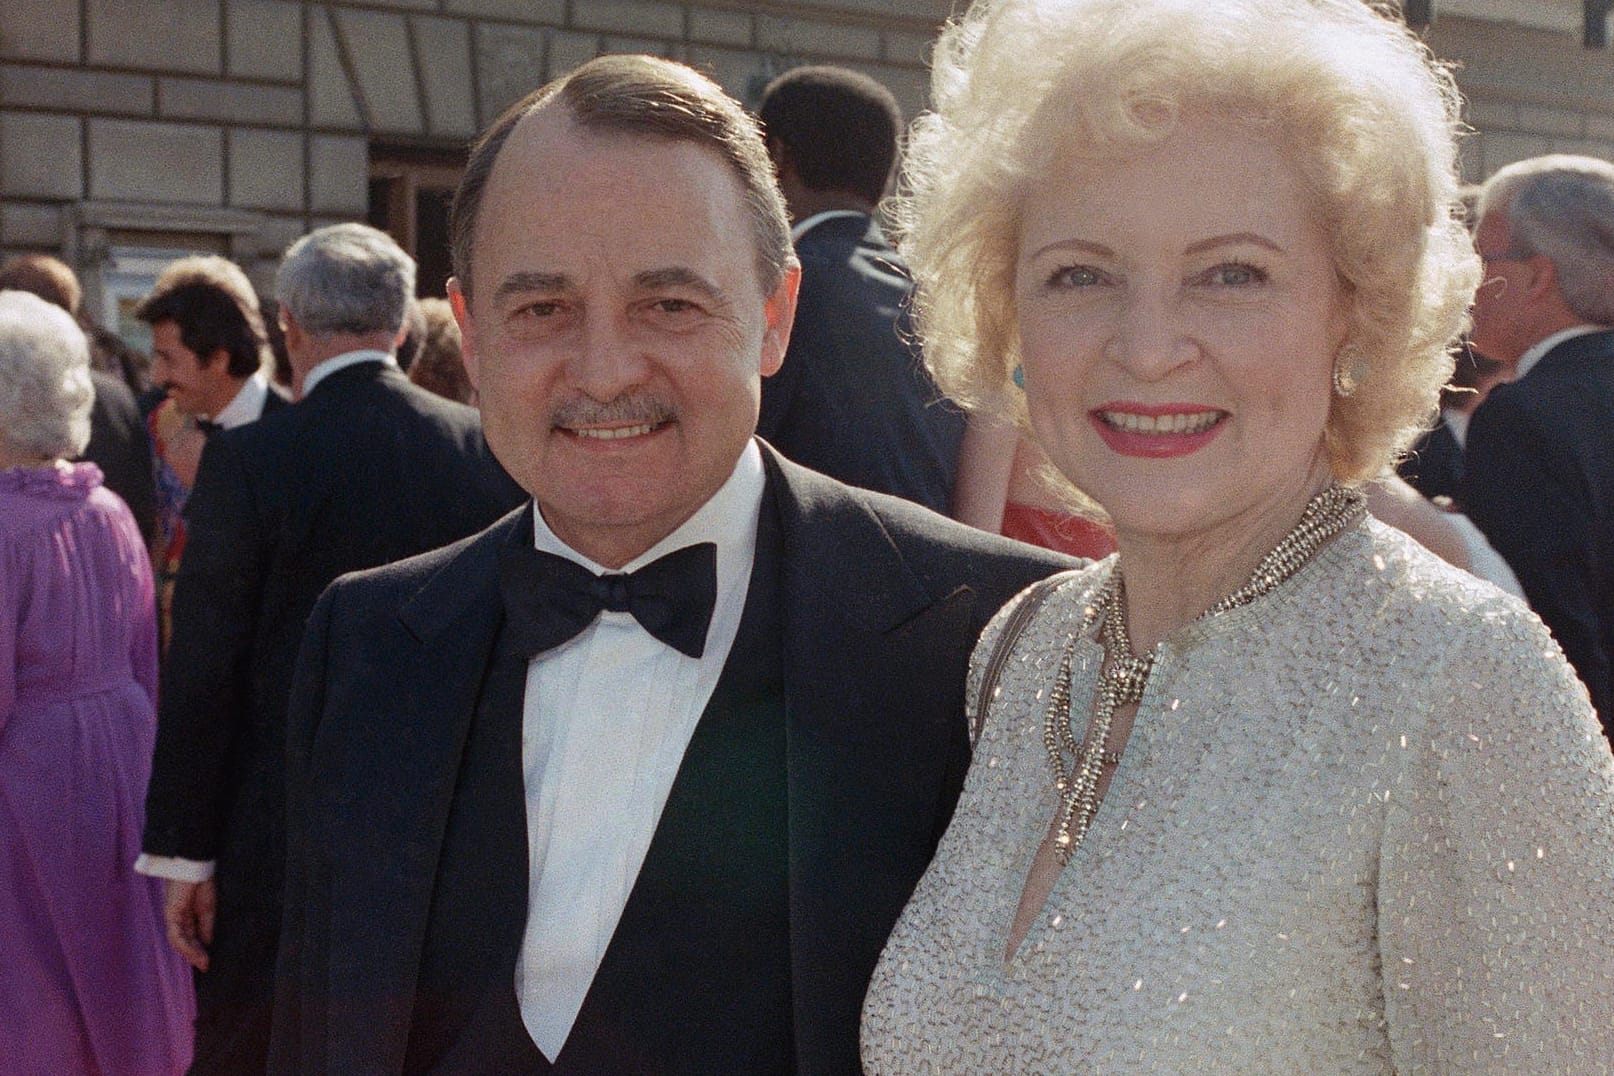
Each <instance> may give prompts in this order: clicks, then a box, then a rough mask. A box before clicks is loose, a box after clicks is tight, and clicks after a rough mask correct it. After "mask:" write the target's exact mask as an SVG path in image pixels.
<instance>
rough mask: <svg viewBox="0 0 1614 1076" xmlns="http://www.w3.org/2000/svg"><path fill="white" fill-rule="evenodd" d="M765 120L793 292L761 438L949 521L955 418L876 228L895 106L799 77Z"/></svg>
mask: <svg viewBox="0 0 1614 1076" xmlns="http://www.w3.org/2000/svg"><path fill="white" fill-rule="evenodd" d="M760 115H761V119H762V123H763V128H764V132H765V134H766V136H767V145H768V153H769V155H770V156H771V157H772V159H773V162H774V165H775V167H776V169H777V171H778V175H779V186H780V189H781V190H782V191H783V193H784V196H785V205H786V208H787V209H788V210H789V213H790V216H791V219H792V220H793V221H794V222H795V226H794V228H792V230H791V239H792V240H793V241H794V243H795V250H796V256H797V258H798V259H799V260H800V262H801V291H800V295H799V299H798V303H797V307H796V322H795V328H794V329H793V330H792V332H791V336H790V351H789V354H787V355H786V356H785V363H784V366H783V368H782V369H780V371H779V372H778V373H777V374H775V375H773V376H772V377H770V378H768V379H767V381H765V382H763V385H762V412H761V415H760V417H759V419H758V421H757V432H758V433H759V434H760V435H761V436H762V437H764V438H765V439H766V440H767V441H768V443H769V444H771V445H773V446H774V447H775V448H777V449H778V450H779V451H781V452H783V453H784V454H785V455H786V456H789V457H790V458H791V459H792V460H795V461H796V462H797V463H801V464H804V465H806V466H808V467H811V468H813V469H814V470H817V471H822V472H823V473H824V474H827V475H829V476H830V477H832V478H838V479H840V480H841V481H843V482H849V483H851V484H852V485H854V486H862V487H863V488H865V489H873V490H879V491H880V492H882V493H893V494H896V495H897V496H899V497H906V498H907V499H909V500H911V501H915V502H917V503H919V504H922V505H924V506H926V507H927V508H932V509H935V510H936V511H938V512H944V513H945V512H946V511H947V510H948V505H949V502H950V500H951V498H952V490H953V475H954V472H955V471H956V470H957V469H958V449H959V445H960V443H961V442H962V441H963V437H964V413H963V412H962V411H961V410H959V409H958V408H957V407H956V406H954V405H953V404H951V403H950V402H948V401H947V400H945V399H943V398H942V395H941V392H940V391H939V390H938V389H937V388H936V385H935V383H934V382H932V381H931V379H930V375H929V373H927V372H926V370H925V365H924V361H923V360H922V358H921V357H920V354H919V349H918V347H917V346H916V344H915V342H914V330H913V326H912V323H911V322H910V320H909V312H908V303H909V300H910V299H911V297H912V295H913V281H912V279H911V278H910V276H909V274H908V268H907V266H906V265H904V264H903V262H902V259H901V258H900V257H898V255H897V252H896V251H895V250H894V249H892V247H891V244H890V243H888V242H886V239H885V236H884V235H883V234H881V231H880V226H879V224H878V223H876V221H875V219H874V210H875V207H876V206H877V205H878V204H879V202H880V198H881V196H882V195H883V194H884V192H885V186H886V180H887V178H888V177H889V176H890V174H891V168H892V165H893V164H894V162H895V161H896V159H897V151H898V141H897V140H898V137H899V135H900V133H901V131H902V113H901V111H900V110H899V109H898V107H897V102H896V99H895V98H894V97H892V96H891V92H890V91H889V90H887V89H886V88H885V87H884V86H882V85H880V84H879V83H878V82H876V81H875V80H874V79H872V78H869V77H868V76H867V75H864V74H861V73H860V72H857V71H849V70H847V69H846V68H841V67H798V68H795V69H794V70H791V71H787V72H786V73H785V74H783V75H781V76H779V78H777V79H775V80H774V81H773V83H772V84H770V85H769V86H768V88H767V90H766V92H765V93H764V95H763V99H762V106H761V110H760Z"/></svg>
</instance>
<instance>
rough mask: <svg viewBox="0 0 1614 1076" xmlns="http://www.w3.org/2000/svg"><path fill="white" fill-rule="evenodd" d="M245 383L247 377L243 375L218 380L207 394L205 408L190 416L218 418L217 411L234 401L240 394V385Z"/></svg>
mask: <svg viewBox="0 0 1614 1076" xmlns="http://www.w3.org/2000/svg"><path fill="white" fill-rule="evenodd" d="M246 383H247V379H246V378H244V377H231V378H227V379H225V380H223V381H220V382H219V383H218V385H217V386H215V387H214V389H213V391H212V392H210V393H209V394H208V398H207V400H206V409H205V410H201V411H198V412H197V413H196V414H195V415H193V416H191V417H192V418H207V419H216V418H218V417H219V412H220V411H223V410H224V409H225V408H226V407H229V406H230V404H232V403H234V402H235V398H236V397H237V396H239V395H241V386H242V385H245V384H246Z"/></svg>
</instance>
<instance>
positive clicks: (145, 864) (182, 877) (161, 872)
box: [134, 852, 213, 882]
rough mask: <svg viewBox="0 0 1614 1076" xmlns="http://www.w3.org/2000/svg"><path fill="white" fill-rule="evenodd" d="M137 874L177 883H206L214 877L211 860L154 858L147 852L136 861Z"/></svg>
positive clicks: (141, 854) (176, 857)
mask: <svg viewBox="0 0 1614 1076" xmlns="http://www.w3.org/2000/svg"><path fill="white" fill-rule="evenodd" d="M134 869H135V872H136V873H138V874H149V875H150V876H151V877H153V878H169V879H172V880H173V881H176V882H205V881H207V880H208V879H209V878H211V877H213V861H212V860H211V859H208V860H201V859H180V858H179V857H178V856H154V855H149V854H147V853H145V852H141V853H140V858H139V859H137V860H135V865H134Z"/></svg>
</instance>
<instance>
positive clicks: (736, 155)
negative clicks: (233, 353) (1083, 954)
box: [271, 56, 1066, 1076]
mask: <svg viewBox="0 0 1614 1076" xmlns="http://www.w3.org/2000/svg"><path fill="white" fill-rule="evenodd" d="M534 207H541V211H534ZM451 235H452V240H453V250H454V266H455V274H456V278H455V280H454V281H453V282H451V284H450V289H449V294H450V300H451V301H452V302H453V303H454V306H455V312H456V315H457V317H458V318H459V320H460V324H461V327H462V330H463V334H464V349H465V355H466V361H467V364H468V369H469V370H470V372H471V374H472V377H473V379H474V380H475V382H476V385H477V388H478V390H479V392H480V399H481V405H482V409H483V416H484V420H485V422H486V429H487V436H488V442H489V444H490V445H491V446H492V447H493V450H494V452H495V453H496V454H497V455H498V457H499V459H500V460H501V461H502V462H503V463H504V464H505V466H506V467H507V468H508V469H509V471H510V473H511V474H512V475H514V476H515V477H516V479H517V481H518V482H520V483H521V484H522V486H523V487H525V488H526V489H527V490H528V492H530V493H531V494H532V496H533V500H534V502H535V503H534V505H533V506H531V507H525V508H523V509H522V510H521V511H519V512H516V513H514V514H512V515H510V516H507V517H506V518H505V519H504V520H502V521H501V522H500V523H498V524H497V525H495V526H494V527H492V528H490V529H489V530H487V531H485V532H483V533H482V534H480V535H478V536H476V537H474V538H472V539H469V540H468V541H466V542H463V543H460V544H458V545H456V546H453V547H451V548H449V549H445V550H440V551H437V552H435V553H432V554H429V555H427V556H425V557H422V558H416V559H414V560H411V561H406V562H404V563H402V564H397V565H392V566H389V567H387V568H383V569H380V570H378V571H374V572H367V573H363V574H360V575H358V576H354V577H350V578H347V579H342V580H339V581H338V582H337V583H336V584H335V585H334V586H333V587H332V588H331V589H330V590H329V591H327V592H326V594H325V596H324V597H323V598H322V599H321V602H320V605H319V606H318V607H317V608H316V610H315V612H314V615H313V617H312V618H311V620H310V623H309V631H308V636H307V638H306V640H305V642H304V645H303V651H302V655H301V657H300V659H299V662H298V674H297V682H296V687H295V689H294V692H293V699H292V706H291V718H290V720H291V724H292V733H291V752H290V762H289V770H290V778H289V782H288V790H289V791H288V802H289V818H290V823H289V831H288V865H287V882H286V885H287V901H286V907H287V918H286V929H285V932H284V937H283V943H282V949H281V962H280V973H281V982H280V992H279V995H278V997H277V1002H276V1007H275V1030H274V1039H275V1045H274V1051H273V1055H272V1066H271V1067H272V1070H273V1071H275V1072H281V1073H294V1072H295V1073H303V1074H315V1073H342V1074H360V1073H398V1072H426V1071H431V1072H440V1073H450V1072H453V1073H498V1074H501V1076H520V1074H523V1073H549V1072H558V1073H659V1072H681V1073H741V1072H743V1073H784V1072H812V1073H847V1074H851V1073H856V1072H858V1071H859V1069H858V1058H857V1024H858V1013H859V1009H860V1006H861V1002H862V996H863V991H864V989H865V987H866V984H867V980H868V977H869V975H870V973H871V971H872V969H873V967H874V963H875V960H876V959H877V957H878V955H879V952H880V949H881V946H882V944H883V943H884V940H885V937H886V935H887V933H888V932H889V930H890V928H891V926H892V925H893V923H894V922H895V920H896V917H897V915H898V913H899V912H900V911H901V909H902V906H903V903H904V901H905V900H906V899H907V897H908V895H909V893H910V891H911V889H912V887H913V885H914V883H915V882H916V880H917V879H918V877H919V875H920V873H921V872H922V871H923V870H924V867H925V865H926V863H927V861H928V859H929V857H930V855H931V852H932V850H933V849H934V847H935V843H936V840H937V839H938V837H939V835H940V834H941V832H942V830H943V828H944V827H945V825H946V823H947V821H948V819H949V817H950V814H951V811H952V807H953V804H954V802H955V799H956V797H957V795H958V791H959V787H960V784H961V781H962V778H963V772H964V769H965V767H966V764H967V761H968V735H967V730H966V728H965V725H964V720H963V690H964V674H965V666H966V660H967V657H968V655H969V652H970V650H971V647H972V645H973V642H974V639H975V638H976V635H977V633H978V632H979V630H980V628H981V627H982V625H983V624H984V623H985V621H986V619H987V618H988V617H990V616H991V614H992V612H993V611H994V610H995V609H996V608H997V607H998V606H999V605H1000V604H1001V603H1002V602H1003V601H1004V600H1005V599H1006V598H1008V597H1009V596H1010V595H1012V594H1014V593H1015V592H1016V591H1018V590H1019V589H1020V588H1021V587H1023V586H1024V585H1026V584H1028V583H1029V582H1031V581H1032V580H1034V579H1036V578H1039V577H1041V576H1044V575H1047V574H1049V573H1050V572H1052V571H1053V570H1055V569H1056V568H1057V567H1059V566H1060V565H1062V564H1064V563H1066V562H1064V561H1062V560H1060V559H1058V558H1056V557H1055V556H1053V555H1052V554H1046V553H1043V552H1041V551H1036V550H1031V549H1029V548H1027V547H1024V546H1016V545H1014V544H1012V543H1007V542H1004V541H1002V540H1001V539H998V538H995V537H993V536H989V535H985V534H982V533H980V532H976V531H971V530H968V529H965V528H962V527H960V526H958V525H956V524H953V523H951V522H949V521H947V520H944V519H942V518H940V517H938V516H936V515H934V514H932V513H930V512H927V511H925V510H924V509H921V508H918V507H917V506H915V505H912V504H910V503H908V502H905V501H902V500H898V499H896V498H892V497H887V496H884V495H880V494H875V493H869V492H866V491H861V490H856V489H853V488H851V487H848V486H844V485H842V484H840V483H838V482H835V481H833V480H830V479H828V478H825V477H823V476H821V475H818V474H816V473H814V472H812V471H809V470H806V469H804V468H801V467H798V466H796V465H794V464H792V463H790V462H789V461H788V460H785V459H784V458H782V457H781V456H780V455H779V454H778V453H776V452H774V451H773V450H772V449H771V448H769V447H768V446H766V445H765V444H763V443H761V442H759V441H757V440H756V439H754V437H753V430H754V428H755V424H756V417H757V407H758V397H759V395H760V381H761V377H762V376H763V375H766V374H771V373H773V372H774V371H776V370H777V369H778V367H779V365H780V363H781V361H782V360H783V358H784V354H785V349H786V345H787V340H788V337H789V334H790V323H791V316H792V311H793V306H794V299H795V292H796V283H797V277H798V272H799V270H798V268H797V266H796V264H795V260H794V258H793V257H792V255H791V250H790V245H789V233H788V230H787V225H786V222H785V215H784V207H783V204H782V200H781V199H780V196H779V193H778V190H777V188H776V186H775V184H774V181H773V177H772V170H771V168H770V167H769V162H768V158H767V156H766V151H765V150H764V149H763V144H762V140H761V138H760V134H759V132H758V131H757V129H756V126H755V124H754V121H752V120H751V119H750V117H748V116H747V115H746V113H745V112H744V110H743V109H742V108H741V107H740V105H739V104H738V103H737V102H735V101H733V100H732V99H730V98H729V97H727V96H726V95H725V94H723V92H722V90H721V89H719V88H718V87H717V86H716V85H715V84H713V83H711V82H710V81H708V80H707V79H705V78H704V77H703V76H700V75H698V74H696V73H695V72H693V71H691V70H689V69H688V68H685V67H682V66H680V65H677V64H674V63H671V62H669V61H665V60H659V59H654V58H651V57H627V56H611V57H604V58H601V59H599V60H595V61H593V62H591V63H589V64H585V65H584V66H583V67H581V68H578V69H577V70H576V71H574V72H573V73H572V74H570V75H568V76H567V77H566V78H564V79H562V80H560V81H559V82H557V83H553V84H551V85H550V86H548V87H546V88H544V89H542V90H540V91H538V92H537V93H536V94H534V95H533V96H531V97H529V98H527V99H526V100H524V101H522V102H520V103H519V104H518V105H516V106H514V107H512V109H511V110H510V111H509V112H507V113H506V114H505V116H504V117H503V118H502V119H501V120H499V121H498V122H497V123H496V124H495V126H494V127H493V128H492V129H491V130H490V131H489V132H488V133H487V134H485V135H484V136H483V138H482V139H481V140H480V141H479V142H478V143H477V145H476V146H475V148H474V149H473V151H472V155H471V159H470V163H469V165H468V167H467V169H466V173H465V178H464V180H463V181H462V184H461V187H460V190H459V193H458V196H457V197H456V199H455V210H454V217H453V221H452V225H451Z"/></svg>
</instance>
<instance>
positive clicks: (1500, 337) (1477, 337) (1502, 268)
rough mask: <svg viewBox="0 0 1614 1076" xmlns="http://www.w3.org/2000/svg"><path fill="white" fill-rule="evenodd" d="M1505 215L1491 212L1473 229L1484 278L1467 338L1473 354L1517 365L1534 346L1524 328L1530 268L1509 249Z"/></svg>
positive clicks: (1477, 294) (1533, 341) (1526, 262)
mask: <svg viewBox="0 0 1614 1076" xmlns="http://www.w3.org/2000/svg"><path fill="white" fill-rule="evenodd" d="M1511 240H1512V237H1511V235H1510V229H1509V227H1508V219H1507V213H1506V212H1504V211H1502V210H1499V209H1493V210H1491V211H1490V212H1489V213H1486V214H1485V216H1484V218H1483V219H1481V220H1480V222H1479V227H1477V228H1475V229H1474V249H1475V250H1476V251H1478V252H1479V256H1480V262H1481V265H1482V267H1483V273H1484V276H1483V277H1482V279H1481V282H1480V286H1479V288H1478V289H1477V290H1476V291H1475V292H1474V307H1473V310H1472V316H1473V319H1474V328H1473V330H1472V332H1471V333H1470V334H1469V339H1470V340H1471V341H1472V342H1473V345H1474V350H1476V351H1478V352H1479V353H1480V354H1482V355H1486V356H1489V357H1490V358H1493V359H1495V360H1497V361H1498V362H1506V363H1513V362H1518V361H1519V357H1520V356H1521V355H1523V354H1524V353H1525V352H1526V351H1528V350H1529V349H1530V347H1531V346H1532V345H1534V344H1535V342H1536V341H1535V340H1534V339H1530V337H1532V336H1534V335H1535V334H1534V333H1532V332H1531V331H1530V330H1529V328H1528V326H1527V325H1526V324H1525V318H1524V314H1525V311H1524V309H1523V308H1524V305H1525V303H1526V302H1527V301H1528V296H1529V289H1530V280H1531V266H1530V263H1529V262H1528V261H1527V260H1525V259H1521V258H1518V257H1514V254H1515V253H1516V252H1515V251H1514V250H1513V249H1512V247H1511Z"/></svg>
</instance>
